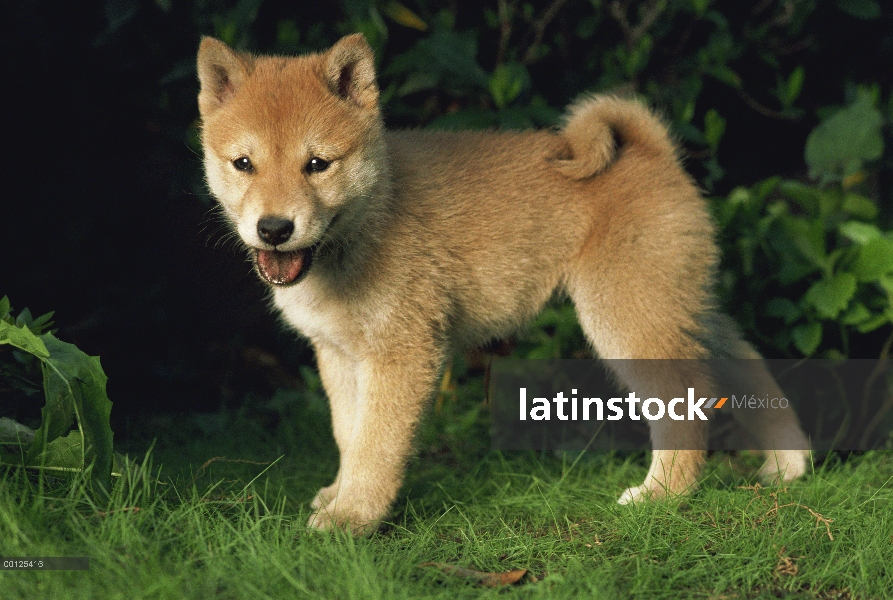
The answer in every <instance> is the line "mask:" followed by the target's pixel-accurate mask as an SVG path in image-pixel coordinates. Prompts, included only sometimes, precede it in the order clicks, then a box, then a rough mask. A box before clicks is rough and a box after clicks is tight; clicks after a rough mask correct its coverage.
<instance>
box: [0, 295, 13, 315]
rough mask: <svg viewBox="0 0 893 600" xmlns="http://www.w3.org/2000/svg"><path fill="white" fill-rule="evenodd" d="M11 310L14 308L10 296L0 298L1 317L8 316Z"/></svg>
mask: <svg viewBox="0 0 893 600" xmlns="http://www.w3.org/2000/svg"><path fill="white" fill-rule="evenodd" d="M10 310H12V306H10V304H9V297H8V296H3V297H2V298H0V319H2V318H4V317H6V316H7V315H8V314H9V311H10Z"/></svg>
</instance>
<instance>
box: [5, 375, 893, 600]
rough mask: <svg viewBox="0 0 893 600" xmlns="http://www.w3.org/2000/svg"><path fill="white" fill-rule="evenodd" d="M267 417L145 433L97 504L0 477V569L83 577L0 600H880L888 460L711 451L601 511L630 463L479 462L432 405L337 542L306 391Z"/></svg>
mask: <svg viewBox="0 0 893 600" xmlns="http://www.w3.org/2000/svg"><path fill="white" fill-rule="evenodd" d="M271 406H273V408H275V410H273V409H270V407H269V406H268V407H267V408H268V409H270V410H266V409H264V410H266V412H264V410H260V411H256V412H255V413H252V414H241V415H240V414H219V415H192V416H183V417H177V418H171V419H169V420H167V421H164V420H160V421H153V422H147V423H145V426H147V427H152V428H154V429H156V430H157V431H158V432H159V436H160V437H159V441H158V444H157V446H156V448H155V449H154V450H153V451H152V453H151V454H150V456H151V460H152V461H154V463H155V464H156V465H162V466H161V468H160V472H159V469H158V468H157V467H152V466H151V465H150V464H148V462H147V463H146V464H144V465H143V466H142V467H136V466H133V467H130V468H128V469H127V470H126V472H125V474H124V476H123V477H121V478H120V479H119V480H118V481H117V483H116V485H115V488H114V490H113V493H112V497H111V500H110V501H109V503H108V505H103V506H97V505H95V504H93V503H92V502H91V501H90V499H89V497H88V496H87V494H86V493H85V492H84V489H83V486H82V485H81V484H80V483H78V482H77V481H74V482H70V481H59V480H50V481H46V480H44V481H41V480H39V479H38V478H36V477H35V476H34V475H33V474H24V473H21V472H16V471H9V472H7V473H6V474H5V476H3V475H0V555H3V556H7V557H8V556H88V557H90V569H89V570H88V571H57V572H25V571H16V572H12V571H3V572H0V597H2V598H70V597H72V598H73V597H77V598H82V597H84V598H89V597H96V598H104V599H105V598H128V599H129V598H293V597H296V598H327V599H328V598H389V599H390V598H428V597H430V598H449V599H450V600H456V599H459V598H478V597H524V598H527V597H530V598H535V597H543V598H589V597H594V598H602V597H603V598H630V597H632V598H680V597H696V598H777V597H798V598H849V597H860V598H881V597H888V596H889V592H890V590H891V589H893V509H891V506H893V504H891V501H893V482H891V475H893V457H891V455H890V454H885V453H871V454H866V455H863V456H860V457H857V458H851V459H850V460H848V461H843V462H842V461H840V460H839V459H832V460H828V461H826V462H825V464H823V465H822V466H821V467H817V468H816V469H815V470H814V472H812V473H811V474H810V475H808V476H807V477H806V478H805V479H804V480H802V481H798V482H795V483H792V484H790V485H788V486H787V487H786V488H753V487H751V488H750V489H748V488H747V486H753V481H754V479H753V477H754V472H755V470H756V467H757V466H758V465H759V461H758V460H757V457H755V456H748V455H744V456H730V455H725V454H717V455H714V456H713V457H712V458H711V460H710V461H709V463H708V467H707V469H706V470H705V475H704V477H703V480H702V483H701V486H700V487H699V489H698V490H697V491H696V492H695V493H694V494H693V495H692V496H690V497H687V498H684V499H673V500H669V501H664V502H655V503H651V504H646V505H637V506H627V507H622V506H618V505H617V504H616V503H615V500H616V498H617V497H618V495H619V494H620V492H621V491H622V490H623V488H625V487H627V486H629V485H631V484H635V483H639V482H640V481H641V479H642V478H643V477H644V474H645V470H646V464H645V458H646V457H644V456H633V457H626V458H621V457H616V456H610V455H605V454H598V455H587V456H582V457H579V459H578V457H577V456H576V455H568V456H563V457H560V456H554V455H546V456H543V455H536V454H532V453H531V454H525V455H508V454H498V453H491V452H489V451H488V450H487V444H488V443H489V439H488V437H487V435H486V431H483V430H482V428H483V426H484V425H485V419H484V417H483V416H482V415H480V414H479V412H480V411H479V410H478V407H475V406H470V407H469V405H467V404H465V405H463V403H462V402H450V401H447V402H446V403H445V404H444V407H443V409H442V411H440V412H439V413H436V411H435V414H433V415H432V417H431V418H430V419H429V420H428V422H427V424H426V426H425V429H424V431H423V432H422V434H421V435H420V439H419V449H420V452H419V455H418V457H417V458H416V459H414V461H413V462H412V464H411V465H410V468H409V471H408V476H407V481H406V485H405V486H404V489H403V492H402V494H401V496H400V499H399V501H398V503H397V506H395V508H394V512H393V515H392V517H391V519H390V524H388V525H387V526H385V527H384V528H383V529H382V530H381V531H380V532H379V533H377V534H375V535H374V536H372V537H371V538H367V539H352V538H350V537H348V536H345V535H343V534H320V533H317V532H313V531H309V530H307V529H306V528H305V527H304V523H305V522H306V519H307V517H308V515H309V511H308V507H307V503H308V502H309V500H310V498H312V496H313V493H314V492H315V491H316V489H317V488H318V487H319V486H321V485H324V484H326V483H328V479H329V478H330V477H331V476H332V475H333V474H334V470H335V468H336V466H337V458H336V453H335V450H334V445H333V442H332V441H331V437H330V433H329V431H328V423H327V419H326V417H325V412H324V411H325V407H324V405H323V404H322V403H321V401H320V399H319V398H318V394H310V395H308V394H303V395H302V394H296V393H295V394H291V395H289V394H284V395H280V396H278V397H277V398H276V399H275V401H274V402H273V403H272V405H271ZM222 456H225V457H227V458H226V459H222V458H217V459H216V460H212V459H214V458H215V457H222ZM819 516H821V518H819ZM822 519H826V520H827V521H824V520H822ZM829 534H830V535H829ZM832 537H833V539H831V538H832ZM427 562H437V563H446V564H450V565H457V566H460V567H467V568H471V569H476V570H479V571H484V572H502V571H509V570H512V569H528V570H529V573H528V575H527V576H526V577H525V578H524V579H522V580H521V581H520V582H519V583H518V584H516V585H513V586H510V587H506V588H499V589H495V588H487V587H482V586H480V585H478V584H477V583H476V582H475V581H474V580H471V579H467V578H462V577H457V576H453V575H449V574H445V573H443V572H442V571H440V570H438V568H436V567H421V566H419V565H421V564H422V563H427Z"/></svg>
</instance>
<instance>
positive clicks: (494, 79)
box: [488, 62, 530, 108]
mask: <svg viewBox="0 0 893 600" xmlns="http://www.w3.org/2000/svg"><path fill="white" fill-rule="evenodd" d="M488 87H489V89H490V96H491V97H492V98H493V103H494V104H495V105H496V106H497V108H503V107H505V106H508V105H509V104H511V102H512V101H513V100H514V99H515V98H517V97H518V96H519V95H520V94H521V92H524V91H527V90H529V89H530V74H529V73H528V72H527V67H525V66H524V65H522V64H521V63H518V62H508V63H505V64H502V65H499V66H498V67H496V70H495V71H493V74H492V75H491V76H490V79H489V83H488Z"/></svg>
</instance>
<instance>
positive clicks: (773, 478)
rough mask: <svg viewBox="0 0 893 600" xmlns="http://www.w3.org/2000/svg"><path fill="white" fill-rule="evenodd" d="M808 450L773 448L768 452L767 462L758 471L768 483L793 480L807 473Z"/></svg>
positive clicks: (775, 483)
mask: <svg viewBox="0 0 893 600" xmlns="http://www.w3.org/2000/svg"><path fill="white" fill-rule="evenodd" d="M808 457H809V451H808V450H773V451H769V452H766V462H765V464H763V466H762V467H760V471H759V473H758V475H759V477H760V481H762V482H763V483H764V484H766V485H777V484H779V483H784V482H786V481H793V480H794V479H797V478H798V477H802V476H803V475H805V474H806V467H807V462H806V461H807V458H808Z"/></svg>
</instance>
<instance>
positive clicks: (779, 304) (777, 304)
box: [766, 298, 802, 325]
mask: <svg viewBox="0 0 893 600" xmlns="http://www.w3.org/2000/svg"><path fill="white" fill-rule="evenodd" d="M766 314H767V315H769V316H770V317H777V318H779V319H784V322H785V325H790V324H791V323H793V322H794V321H796V320H797V319H798V318H799V317H800V315H801V314H802V311H801V310H800V308H799V307H798V306H797V305H796V304H794V303H793V302H791V300H789V299H788V298H773V299H772V300H770V301H769V302H767V303H766Z"/></svg>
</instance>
